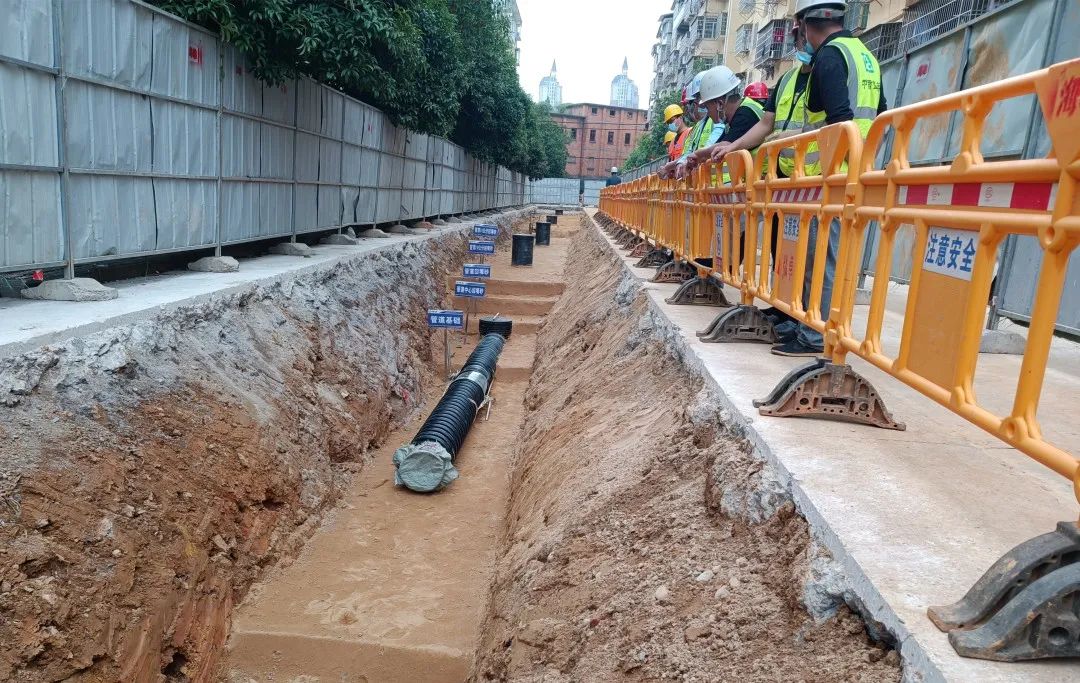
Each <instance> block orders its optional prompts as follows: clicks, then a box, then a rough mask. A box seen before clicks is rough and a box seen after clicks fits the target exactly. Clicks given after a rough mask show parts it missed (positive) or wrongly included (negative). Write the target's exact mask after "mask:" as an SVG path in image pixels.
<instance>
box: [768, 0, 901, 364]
mask: <svg viewBox="0 0 1080 683" xmlns="http://www.w3.org/2000/svg"><path fill="white" fill-rule="evenodd" d="M846 10H847V2H846V0H797V1H796V3H795V20H796V21H797V22H798V26H799V32H800V33H801V34H802V35H803V36H804V37H805V38H806V47H805V48H804V49H805V50H806V51H807V52H809V53H810V54H812V55H813V57H812V59H811V60H810V77H809V79H808V81H807V86H806V108H805V114H804V117H803V126H802V129H803V131H813V130H817V129H819V128H821V127H823V126H826V125H828V124H832V123H839V122H841V121H854V122H855V125H856V126H858V128H859V132H860V133H861V134H862V136H863V137H864V138H865V137H866V134H867V132H869V130H870V125H871V124H872V123H873V121H874V118H875V117H876V116H877V115H878V114H880V113H881V112H883V111H885V107H886V102H885V94H884V92H883V91H882V88H881V67H880V66H879V65H878V61H877V58H875V57H874V54H873V53H872V52H870V50H868V49H866V46H865V45H863V43H862V41H861V40H859V39H858V38H855V37H853V36H852V35H851V32H850V31H846V30H844V13H845V11H846ZM805 170H806V173H807V174H808V175H810V174H815V175H816V174H820V173H821V162H820V159H819V152H818V146H817V143H812V144H810V145H808V147H807V152H806V167H805ZM809 230H810V234H809V245H810V246H809V247H808V249H807V255H806V262H807V267H806V276H805V279H804V281H803V304H804V305H807V304H808V303H809V294H810V281H811V278H812V277H813V268H812V264H813V263H814V260H815V253H814V252H815V251H816V249H815V246H816V245H817V231H818V222H817V218H816V217H815V218H813V219H811V220H810V225H809ZM839 249H840V221H839V220H836V219H833V220H832V221H831V222H830V225H829V239H828V248H827V250H826V254H825V278H824V282H823V284H822V289H821V318H822V320H827V319H828V317H829V308H830V305H831V303H832V289H833V280H834V279H835V277H836V254H837V252H838V251H839ZM776 329H777V332H778V334H780V335H782V336H781V339H782V342H781V343H780V344H778V345H776V346H774V347H773V349H772V351H773V353H775V354H777V355H780V356H816V355H818V354H820V353H821V352H822V351H823V350H824V340H823V339H822V336H821V333H820V332H818V331H817V330H814V329H812V328H810V327H808V326H807V325H803V324H799V325H798V326H797V327H795V329H794V330H792V328H791V326H785V325H778V326H777V328H776Z"/></svg>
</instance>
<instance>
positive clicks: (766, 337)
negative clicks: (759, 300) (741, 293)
mask: <svg viewBox="0 0 1080 683" xmlns="http://www.w3.org/2000/svg"><path fill="white" fill-rule="evenodd" d="M697 336H698V338H700V339H701V341H703V342H759V343H764V344H775V343H776V342H778V341H779V339H777V337H776V330H775V329H773V324H772V321H771V320H769V319H768V318H766V317H765V314H764V313H762V312H761V309H759V308H758V307H757V306H746V305H741V306H736V307H735V308H732V309H729V310H727V311H724V312H723V313H721V314H720V315H718V316H716V318H714V319H713V321H712V322H711V323H709V326H708V327H706V328H705V329H704V330H702V331H701V332H698V333H697Z"/></svg>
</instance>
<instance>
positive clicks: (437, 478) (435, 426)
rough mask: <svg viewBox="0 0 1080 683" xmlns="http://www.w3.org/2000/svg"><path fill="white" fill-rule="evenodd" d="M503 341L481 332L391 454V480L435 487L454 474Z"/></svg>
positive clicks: (420, 488)
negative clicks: (435, 398)
mask: <svg viewBox="0 0 1080 683" xmlns="http://www.w3.org/2000/svg"><path fill="white" fill-rule="evenodd" d="M505 343H506V339H504V338H503V336H502V335H501V334H497V333H494V332H493V333H491V334H486V335H484V337H483V338H482V339H481V340H480V342H479V343H478V344H477V345H476V348H475V349H473V352H472V353H471V354H469V357H468V358H467V359H466V360H465V365H464V366H463V367H462V368H461V371H460V372H458V373H457V374H456V375H454V379H452V380H451V381H450V386H448V387H447V388H446V392H445V393H444V394H443V395H442V398H440V399H439V403H438V405H436V406H435V409H434V410H432V411H431V415H429V416H428V419H427V420H426V421H425V422H424V424H423V426H422V427H420V431H419V432H417V433H416V436H415V437H413V440H412V443H410V444H408V445H405V446H402V447H401V448H399V449H397V451H396V452H395V453H394V464H395V465H397V474H396V476H395V483H397V484H400V485H403V486H405V487H406V488H409V489H411V490H413V491H422V492H427V491H438V490H439V489H441V488H444V487H445V486H446V485H448V484H449V483H450V482H452V481H454V480H455V479H457V477H458V471H457V468H455V467H454V457H455V456H456V455H457V452H458V450H460V449H461V444H462V443H464V442H465V437H466V436H467V435H468V434H469V428H470V427H471V426H472V423H473V420H475V419H476V414H477V413H478V412H479V411H480V406H481V405H482V404H483V402H484V398H486V397H487V394H488V391H489V390H490V389H491V384H492V382H493V381H494V380H495V366H496V364H497V363H498V361H499V354H500V353H502V350H503V344H505Z"/></svg>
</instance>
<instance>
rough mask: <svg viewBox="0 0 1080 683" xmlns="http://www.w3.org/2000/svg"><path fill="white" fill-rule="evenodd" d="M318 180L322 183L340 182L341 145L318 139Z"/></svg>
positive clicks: (333, 141)
mask: <svg viewBox="0 0 1080 683" xmlns="http://www.w3.org/2000/svg"><path fill="white" fill-rule="evenodd" d="M317 144H318V146H319V180H320V181H322V182H324V183H340V182H341V143H340V142H337V141H335V140H327V139H326V138H319V141H318V143H317Z"/></svg>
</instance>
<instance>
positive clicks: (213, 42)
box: [150, 15, 221, 106]
mask: <svg viewBox="0 0 1080 683" xmlns="http://www.w3.org/2000/svg"><path fill="white" fill-rule="evenodd" d="M153 35H154V43H153V71H152V72H151V73H152V76H151V80H150V90H151V92H154V93H157V94H159V95H167V96H169V97H175V98H177V99H181V100H186V101H188V102H197V103H199V104H207V105H212V106H217V104H218V102H219V101H220V99H221V94H220V90H219V89H220V87H221V84H220V74H221V61H220V57H219V55H218V41H217V39H215V38H214V37H213V36H211V35H209V34H207V33H204V32H202V31H199V30H197V29H194V28H192V27H190V26H188V25H186V24H181V23H179V22H176V21H173V20H171V19H169V18H167V17H164V16H161V15H155V16H154V21H153Z"/></svg>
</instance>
